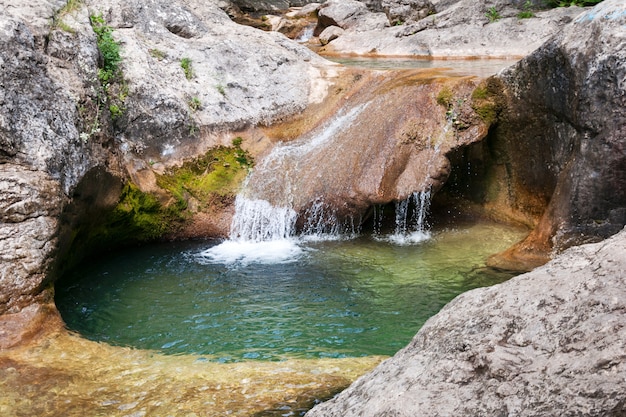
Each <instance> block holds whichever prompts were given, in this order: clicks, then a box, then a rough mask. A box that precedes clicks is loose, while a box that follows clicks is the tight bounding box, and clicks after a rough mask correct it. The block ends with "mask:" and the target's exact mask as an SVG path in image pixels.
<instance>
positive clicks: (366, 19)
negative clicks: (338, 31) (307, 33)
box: [315, 0, 389, 33]
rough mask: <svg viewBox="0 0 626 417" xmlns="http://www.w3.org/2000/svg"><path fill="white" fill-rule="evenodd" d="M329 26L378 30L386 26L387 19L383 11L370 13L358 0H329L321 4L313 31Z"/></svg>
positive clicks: (387, 24) (358, 29)
mask: <svg viewBox="0 0 626 417" xmlns="http://www.w3.org/2000/svg"><path fill="white" fill-rule="evenodd" d="M329 26H338V27H340V28H342V29H346V30H347V29H352V30H354V31H364V30H378V29H383V28H385V27H388V26H389V21H388V20H387V16H385V14H384V13H372V12H370V11H369V10H368V8H367V6H366V5H365V4H364V3H362V2H360V1H356V0H348V1H342V0H329V1H327V2H325V3H324V4H322V7H321V8H320V10H319V12H318V24H317V28H316V30H315V32H316V33H320V32H321V31H322V30H324V29H325V28H327V27H329Z"/></svg>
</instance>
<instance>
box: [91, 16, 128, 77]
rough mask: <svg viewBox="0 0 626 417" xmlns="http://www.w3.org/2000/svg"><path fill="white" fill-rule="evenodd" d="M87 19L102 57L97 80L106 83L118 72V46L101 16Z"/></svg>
mask: <svg viewBox="0 0 626 417" xmlns="http://www.w3.org/2000/svg"><path fill="white" fill-rule="evenodd" d="M89 19H90V21H91V27H92V28H93V31H94V33H95V34H96V39H97V44H98V50H99V51H100V55H101V56H102V66H101V68H100V70H99V71H98V79H100V81H101V82H102V83H108V82H110V81H112V80H113V79H114V78H115V77H116V76H117V75H118V72H119V64H120V62H122V57H121V55H120V44H119V42H117V41H116V40H115V38H113V28H112V27H111V26H108V25H107V24H106V22H105V20H104V18H103V17H102V15H101V14H99V15H91V16H90V17H89Z"/></svg>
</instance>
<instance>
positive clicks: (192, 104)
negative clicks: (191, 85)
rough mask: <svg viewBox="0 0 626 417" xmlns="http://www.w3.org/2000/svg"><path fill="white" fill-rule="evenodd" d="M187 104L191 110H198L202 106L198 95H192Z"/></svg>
mask: <svg viewBox="0 0 626 417" xmlns="http://www.w3.org/2000/svg"><path fill="white" fill-rule="evenodd" d="M187 104H188V105H189V108H190V109H191V110H192V111H198V110H200V108H202V103H201V102H200V99H199V98H198V97H192V98H191V99H190V100H189V103H187Z"/></svg>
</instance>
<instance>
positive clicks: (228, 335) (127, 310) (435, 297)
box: [56, 224, 521, 362]
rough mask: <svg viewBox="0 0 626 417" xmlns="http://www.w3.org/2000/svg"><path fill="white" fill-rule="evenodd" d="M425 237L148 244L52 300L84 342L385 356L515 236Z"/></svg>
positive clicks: (492, 229)
mask: <svg viewBox="0 0 626 417" xmlns="http://www.w3.org/2000/svg"><path fill="white" fill-rule="evenodd" d="M431 233H432V235H431V237H430V239H428V240H425V241H423V242H421V243H419V244H412V245H398V244H395V243H392V242H387V241H385V240H382V239H374V238H371V237H368V236H362V237H358V238H356V239H349V240H348V239H345V240H335V241H332V240H331V241H317V242H316V241H308V242H305V241H295V240H292V241H291V243H290V242H287V241H275V242H260V245H259V246H257V247H255V248H252V250H251V251H250V248H245V250H247V253H252V254H254V255H255V256H252V257H249V258H240V257H237V256H234V257H231V258H228V257H226V258H224V259H214V258H212V257H211V256H208V253H207V252H206V250H207V249H208V248H209V247H210V246H212V244H209V243H206V242H195V243H184V244H183V243H174V244H163V245H153V246H148V247H144V248H140V249H136V250H133V251H126V252H120V253H116V254H111V255H107V256H106V257H103V258H102V259H100V260H99V261H98V262H90V263H87V264H85V265H83V266H82V267H81V268H79V269H77V270H75V271H74V272H73V274H72V276H71V277H68V278H69V279H68V280H67V281H66V282H70V284H69V285H67V286H58V287H57V299H56V301H57V305H58V308H59V310H60V311H61V314H62V316H63V318H64V319H65V321H66V323H67V324H68V326H69V327H70V328H71V329H73V330H76V331H78V332H80V333H81V334H82V335H83V336H85V337H87V338H89V339H93V340H99V341H107V342H109V343H112V344H116V345H128V346H134V347H138V348H145V349H155V350H159V351H163V352H165V353H173V354H174V353H176V354H178V353H196V354H201V355H207V360H214V361H219V362H230V361H241V360H247V359H256V360H280V359H288V358H294V357H295V358H324V357H329V358H330V357H355V356H356V357H358V356H366V355H392V354H394V353H395V352H396V351H397V350H399V349H400V348H402V347H403V346H404V345H406V344H407V343H408V342H409V340H410V339H411V338H412V336H413V335H414V334H415V333H416V332H417V330H418V329H419V328H420V327H421V326H422V325H423V323H424V322H425V321H426V320H427V319H428V318H429V317H431V316H432V315H434V314H435V313H437V311H439V309H441V307H442V306H443V305H444V304H446V303H447V302H448V301H450V300H451V299H452V298H453V297H455V296H456V295H458V294H460V293H461V292H464V291H467V290H469V289H472V288H476V287H480V286H486V285H492V284H495V283H498V282H501V281H503V280H506V279H508V278H510V276H509V275H506V274H500V273H495V272H493V271H490V270H489V269H487V268H485V267H484V261H485V258H486V257H487V256H488V255H489V254H492V253H494V252H497V251H500V250H503V249H505V248H506V247H508V246H510V245H511V244H512V243H514V242H515V241H517V240H518V239H519V238H520V237H521V234H520V231H519V230H517V229H512V228H509V227H504V226H501V225H494V224H474V225H469V226H465V227H463V228H456V229H443V230H434V231H432V232H431ZM294 242H295V243H294ZM231 243H232V244H233V245H235V246H236V245H237V242H231ZM239 243H240V244H251V243H250V242H248V243H245V242H239ZM223 249H224V248H223ZM286 249H287V250H286ZM226 250H228V249H227V248H226ZM239 250H241V248H234V249H233V251H234V252H235V253H239V252H238V251H239ZM285 254H287V255H285Z"/></svg>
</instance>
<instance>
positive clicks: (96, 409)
mask: <svg viewBox="0 0 626 417" xmlns="http://www.w3.org/2000/svg"><path fill="white" fill-rule="evenodd" d="M383 359H384V358H383V357H363V358H348V359H313V360H311V359H302V360H300V359H295V360H285V361H280V362H253V361H250V362H239V363H226V364H221V363H216V362H211V361H210V360H208V359H207V358H206V357H202V356H193V355H178V356H168V355H162V354H159V353H156V352H153V351H146V350H136V349H130V348H122V347H114V346H110V345H107V344H104V343H97V342H92V341H89V340H86V339H83V338H81V337H80V336H77V335H74V334H71V333H68V332H65V331H59V332H55V333H53V334H51V335H48V336H46V337H45V338H43V339H40V340H38V341H36V342H33V343H31V344H29V345H26V346H20V347H17V348H12V349H7V350H3V351H0V392H1V393H2V394H1V395H0V415H2V416H6V417H12V416H16V417H18V416H28V417H32V416H38V417H46V416H64V417H72V416H81V417H95V416H107V417H113V416H129V417H141V416H150V417H152V416H186V417H191V416H198V417H199V416H213V417H215V416H290V415H291V416H297V415H302V414H303V413H304V411H305V410H307V409H309V408H311V407H312V405H313V404H314V403H315V402H316V401H319V400H320V399H326V398H329V397H331V396H332V395H333V394H335V393H337V392H339V391H341V390H342V389H344V388H346V387H347V386H348V385H349V384H350V383H351V382H352V381H354V380H355V379H356V378H358V377H359V376H361V375H363V374H364V373H366V372H368V371H369V370H371V369H373V368H374V367H375V366H376V365H377V364H378V363H380V362H381V361H382V360H383Z"/></svg>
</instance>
